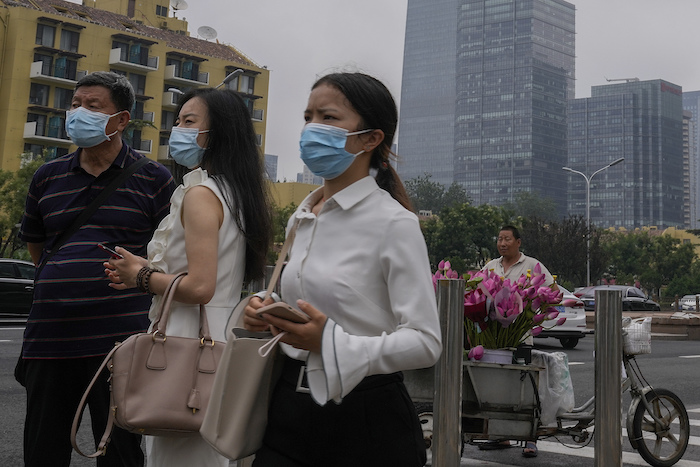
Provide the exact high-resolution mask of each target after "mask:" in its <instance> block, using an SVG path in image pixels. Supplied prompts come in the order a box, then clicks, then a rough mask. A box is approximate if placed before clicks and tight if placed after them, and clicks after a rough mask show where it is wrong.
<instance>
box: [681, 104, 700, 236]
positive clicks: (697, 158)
mask: <svg viewBox="0 0 700 467" xmlns="http://www.w3.org/2000/svg"><path fill="white" fill-rule="evenodd" d="M683 110H686V111H688V112H690V113H691V117H690V122H688V182H689V184H690V189H689V191H690V194H689V196H690V200H689V204H690V208H689V210H690V224H689V226H688V227H689V228H691V229H697V228H700V119H699V118H698V116H699V115H700V91H690V92H684V93H683Z"/></svg>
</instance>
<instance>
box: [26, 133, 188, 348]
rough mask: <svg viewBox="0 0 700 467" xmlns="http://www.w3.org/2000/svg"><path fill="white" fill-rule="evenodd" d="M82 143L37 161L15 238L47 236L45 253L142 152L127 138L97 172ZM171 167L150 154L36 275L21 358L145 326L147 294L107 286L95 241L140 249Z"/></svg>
mask: <svg viewBox="0 0 700 467" xmlns="http://www.w3.org/2000/svg"><path fill="white" fill-rule="evenodd" d="M80 151H81V150H80V149H78V151H77V152H75V153H72V154H68V155H66V156H64V157H61V158H59V159H55V160H53V161H50V162H47V163H46V164H44V165H43V166H41V167H40V168H39V169H38V170H37V171H36V173H35V174H34V178H33V179H32V183H31V185H30V187H29V193H28V194H27V203H26V208H25V212H24V216H23V218H22V227H21V229H20V234H19V235H20V238H21V239H22V240H25V241H27V242H33V243H41V242H44V251H43V252H42V259H43V257H44V255H45V254H46V251H47V250H50V249H51V247H52V245H53V243H54V242H55V241H56V239H57V238H58V236H60V234H61V233H62V232H63V231H64V230H66V229H67V228H68V227H69V226H70V224H71V223H72V222H73V220H74V219H75V218H76V217H77V216H78V215H79V214H80V212H81V211H82V210H83V209H85V208H86V207H87V205H88V204H90V202H91V201H92V200H93V199H94V198H95V197H96V196H97V195H98V194H99V193H100V191H101V190H102V189H104V188H105V186H107V185H108V184H109V182H110V181H111V178H112V177H113V175H114V173H115V172H119V171H121V170H123V168H124V167H127V166H129V165H130V164H132V163H133V162H135V161H136V160H138V159H140V158H142V157H144V156H142V155H141V154H138V153H137V152H135V151H134V150H132V149H131V148H130V147H128V146H127V145H126V144H124V145H123V146H122V150H121V152H120V153H119V155H118V156H117V158H116V159H115V160H114V162H113V163H112V165H111V166H110V167H109V168H108V169H107V170H106V171H105V172H103V173H102V174H100V175H99V176H98V177H94V176H92V175H90V174H89V173H87V172H85V170H83V169H82V168H81V167H80V164H79V154H80ZM174 188H175V186H174V182H173V178H172V176H171V175H170V172H169V171H168V170H167V169H166V168H165V167H164V166H163V165H161V164H159V163H157V162H154V161H150V162H149V163H148V164H146V165H144V166H143V167H141V168H140V169H139V170H138V171H137V172H136V173H135V174H133V175H132V176H130V177H129V178H128V179H127V180H126V181H125V182H124V183H123V184H122V185H121V186H120V187H119V188H117V190H116V191H115V192H114V193H112V194H111V195H110V196H109V197H108V198H107V199H106V200H105V202H104V204H103V205H102V206H101V207H100V208H99V209H98V210H97V211H96V212H95V214H93V216H92V217H91V218H90V219H89V220H88V221H87V222H86V223H85V224H84V225H83V226H82V227H81V228H80V229H79V230H78V231H77V232H76V233H75V234H74V235H73V236H72V237H71V238H70V239H69V240H68V241H67V242H66V243H65V244H64V245H63V247H61V249H60V250H59V251H57V252H56V253H55V254H54V255H53V256H52V257H51V259H50V260H49V261H48V262H47V263H46V266H45V267H44V269H43V270H42V271H41V274H40V276H39V277H37V278H36V280H35V287H34V302H33V304H32V309H31V311H30V313H29V319H28V320H27V328H26V330H25V332H24V347H23V355H24V357H25V358H41V359H56V358H76V357H90V356H97V355H105V354H106V353H107V352H109V351H110V350H111V349H112V347H114V343H115V342H116V341H123V340H124V339H126V338H127V337H128V336H129V335H131V334H134V333H136V332H141V331H144V330H146V328H147V327H148V324H149V320H148V308H149V306H150V304H151V296H150V295H147V294H144V293H141V292H139V291H138V290H136V289H127V290H124V291H118V290H115V289H112V288H111V287H108V285H107V284H108V283H109V280H108V279H107V277H106V276H105V273H104V267H103V266H102V263H103V262H104V261H105V260H106V259H108V258H109V254H108V253H106V252H104V251H102V250H101V249H99V248H98V247H97V244H98V243H101V242H104V243H106V244H108V245H110V246H115V245H119V246H122V247H124V248H126V249H127V250H129V251H131V252H133V253H134V254H138V255H141V256H145V255H146V245H147V244H148V242H149V241H150V239H151V237H152V235H153V231H154V230H155V228H156V227H157V226H158V223H159V222H160V220H161V219H163V217H165V216H166V215H167V214H168V211H169V207H170V195H171V194H172V192H173V190H174Z"/></svg>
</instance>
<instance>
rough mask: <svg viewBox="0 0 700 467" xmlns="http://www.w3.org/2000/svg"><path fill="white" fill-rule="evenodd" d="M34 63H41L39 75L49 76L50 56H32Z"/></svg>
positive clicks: (51, 59) (51, 64) (50, 67)
mask: <svg viewBox="0 0 700 467" xmlns="http://www.w3.org/2000/svg"><path fill="white" fill-rule="evenodd" d="M34 61H35V62H42V65H41V74H42V75H45V76H51V71H52V68H53V57H52V56H51V55H44V54H34Z"/></svg>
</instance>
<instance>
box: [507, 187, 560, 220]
mask: <svg viewBox="0 0 700 467" xmlns="http://www.w3.org/2000/svg"><path fill="white" fill-rule="evenodd" d="M505 207H506V208H507V209H510V210H511V211H513V212H514V213H515V215H516V216H518V217H522V218H523V219H542V220H544V221H553V220H555V219H557V218H558V217H559V216H558V215H557V204H556V203H555V202H554V200H553V199H552V198H549V197H547V196H543V195H541V194H540V193H538V192H530V191H521V192H519V193H517V194H516V195H515V196H514V200H513V202H509V203H506V204H505Z"/></svg>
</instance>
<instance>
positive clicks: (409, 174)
mask: <svg viewBox="0 0 700 467" xmlns="http://www.w3.org/2000/svg"><path fill="white" fill-rule="evenodd" d="M574 17H575V9H574V5H572V4H571V3H568V2H565V1H562V0H533V1H527V2H525V1H519V2H516V1H514V0H488V1H486V0H453V1H438V2H435V1H430V0H409V2H408V12H407V20H406V43H405V48H404V72H403V85H402V93H401V116H400V125H399V155H400V157H401V159H400V160H401V163H400V164H399V174H400V175H401V177H402V178H403V179H404V180H407V179H410V178H413V177H416V176H421V175H423V174H424V173H426V172H427V173H431V174H432V175H433V180H434V181H438V182H440V183H443V184H445V185H449V184H451V183H452V182H457V183H458V184H460V185H461V186H463V187H464V188H465V190H466V192H467V194H468V195H469V196H470V197H471V198H472V200H473V201H474V202H475V203H476V204H483V203H489V204H494V205H501V204H503V203H506V202H510V201H513V200H514V196H515V195H516V194H517V193H519V192H538V193H540V194H541V195H543V196H547V197H550V198H552V199H553V200H554V201H555V202H556V203H557V205H558V210H559V213H560V214H563V213H564V209H565V197H566V177H564V176H562V173H561V167H562V166H563V165H566V130H567V127H566V100H567V98H573V97H574V75H575V73H574V58H575V57H574Z"/></svg>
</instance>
